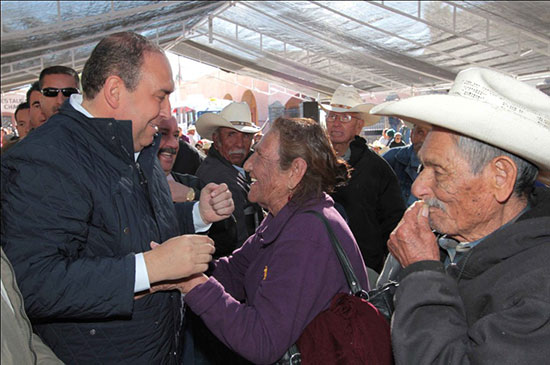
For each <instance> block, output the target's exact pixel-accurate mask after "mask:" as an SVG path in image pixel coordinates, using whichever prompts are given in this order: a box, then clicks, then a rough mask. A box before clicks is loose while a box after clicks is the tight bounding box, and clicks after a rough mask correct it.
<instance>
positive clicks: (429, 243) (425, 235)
mask: <svg viewBox="0 0 550 365" xmlns="http://www.w3.org/2000/svg"><path fill="white" fill-rule="evenodd" d="M428 213H429V207H428V205H427V204H425V203H424V202H423V201H417V202H415V203H414V204H413V205H411V206H410V207H409V209H407V211H406V212H405V214H404V215H403V218H402V219H401V222H399V224H398V225H397V227H395V229H394V230H393V232H392V233H391V234H390V239H389V240H388V249H389V250H390V252H391V253H392V255H393V256H394V257H395V258H396V259H397V260H398V261H399V262H400V263H401V266H403V267H407V266H409V265H410V264H413V263H415V262H418V261H424V260H437V261H439V257H440V256H439V246H438V245H437V241H436V238H435V235H434V234H433V233H432V229H431V228H430V224H429V221H428Z"/></svg>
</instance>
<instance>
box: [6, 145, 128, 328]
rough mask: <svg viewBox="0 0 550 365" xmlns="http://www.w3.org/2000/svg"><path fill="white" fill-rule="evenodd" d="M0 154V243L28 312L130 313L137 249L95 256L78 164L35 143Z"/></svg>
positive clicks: (89, 202)
mask: <svg viewBox="0 0 550 365" xmlns="http://www.w3.org/2000/svg"><path fill="white" fill-rule="evenodd" d="M26 147H32V148H26V149H17V150H14V151H12V152H14V153H13V154H9V155H8V156H6V158H5V159H3V160H2V233H1V240H2V246H3V247H4V250H5V252H6V255H7V256H8V257H9V258H10V260H11V262H12V264H13V267H14V269H15V272H16V275H17V279H18V282H19V284H20V288H21V292H22V293H23V296H24V299H25V306H26V310H27V313H28V314H29V317H31V318H57V319H61V318H67V319H68V318H79V319H86V318H106V317H110V316H130V315H131V313H132V309H133V288H134V280H135V256H134V254H133V253H130V254H127V255H124V256H120V257H116V256H113V257H107V256H93V255H90V253H91V252H93V248H91V247H88V246H87V244H88V242H87V238H88V227H89V226H88V224H89V218H90V215H91V211H92V209H93V199H92V196H91V194H90V191H88V190H87V188H86V184H85V183H84V180H83V177H84V175H85V174H86V173H85V171H84V170H83V167H82V166H79V165H77V164H76V163H74V162H73V161H72V160H71V158H70V157H69V156H67V153H66V152H64V151H61V150H57V149H56V148H54V147H53V146H41V145H39V144H35V145H32V146H26Z"/></svg>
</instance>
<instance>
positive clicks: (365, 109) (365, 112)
mask: <svg viewBox="0 0 550 365" xmlns="http://www.w3.org/2000/svg"><path fill="white" fill-rule="evenodd" d="M319 106H320V107H321V108H322V109H323V110H324V111H326V112H335V113H360V114H361V119H363V121H364V122H365V127H369V126H371V125H374V124H376V123H378V122H379V121H380V116H378V115H373V114H370V113H369V112H370V110H371V109H372V108H373V107H374V105H373V104H359V105H356V106H354V107H353V108H351V109H346V108H338V107H334V106H331V105H323V104H319Z"/></svg>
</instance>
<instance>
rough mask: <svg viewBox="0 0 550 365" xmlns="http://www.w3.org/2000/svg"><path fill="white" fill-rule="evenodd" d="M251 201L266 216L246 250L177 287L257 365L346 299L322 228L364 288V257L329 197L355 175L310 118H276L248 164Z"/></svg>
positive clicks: (342, 280)
mask: <svg viewBox="0 0 550 365" xmlns="http://www.w3.org/2000/svg"><path fill="white" fill-rule="evenodd" d="M244 168H245V170H247V171H249V172H250V175H251V176H252V178H253V179H255V181H254V183H253V184H252V185H251V187H250V192H249V195H248V198H249V200H250V201H252V202H257V203H259V204H260V205H261V206H262V207H264V208H265V209H266V210H268V211H269V214H268V215H267V217H266V218H265V219H264V220H263V222H262V224H261V225H260V226H259V227H258V229H257V230H256V233H255V234H254V235H252V236H251V237H250V238H249V239H248V240H247V241H246V242H245V244H244V245H243V246H242V247H241V248H240V249H238V250H236V251H234V252H233V255H232V256H230V257H226V258H221V259H219V260H217V261H215V262H214V263H213V266H214V269H213V271H212V273H211V276H210V277H207V276H205V275H200V276H197V277H194V278H192V279H190V280H189V281H187V282H185V283H184V284H183V285H182V287H181V288H180V289H181V290H182V291H183V292H187V294H186V296H185V302H186V303H187V305H188V306H189V307H190V308H191V310H193V312H195V313H196V314H197V315H199V316H200V317H201V318H202V319H203V321H204V322H205V324H206V325H207V326H208V328H209V329H210V330H211V331H212V332H213V333H214V334H215V335H216V336H217V337H218V338H219V339H220V340H221V341H222V342H223V343H225V344H226V345H227V346H228V347H229V348H231V349H232V350H234V351H235V352H237V353H238V354H240V355H241V356H243V357H245V358H246V359H248V360H250V361H252V362H254V363H257V364H271V363H274V362H276V361H277V360H278V359H279V358H281V356H282V355H283V354H284V353H285V351H286V350H287V349H288V348H289V347H290V346H291V345H292V344H293V343H295V342H296V340H297V339H298V337H299V336H300V334H301V333H302V331H303V330H304V328H305V327H306V326H307V324H308V323H309V322H310V321H311V320H313V318H315V316H316V315H317V314H319V313H320V312H321V311H323V310H325V309H327V308H328V307H329V305H330V301H331V299H332V297H333V296H334V295H335V294H337V293H340V292H349V288H348V284H347V282H346V279H345V277H344V273H343V271H342V268H341V266H340V263H339V262H338V259H337V257H336V254H335V253H334V250H333V248H332V246H331V243H330V241H329V238H328V234H327V231H326V228H325V227H324V225H323V223H322V222H321V221H320V220H319V218H317V217H316V216H314V215H313V214H310V213H307V211H308V210H315V211H318V212H321V213H322V214H323V215H324V216H325V217H326V218H327V219H328V221H329V222H330V224H331V226H332V228H333V230H334V232H335V234H336V235H337V237H338V239H339V240H340V243H341V245H342V246H343V248H344V250H345V251H346V253H347V255H348V257H349V258H350V261H351V264H352V266H353V269H354V271H355V273H356V275H357V276H358V278H359V280H360V283H361V285H362V286H363V287H364V288H368V281H367V274H366V269H365V266H364V261H363V258H362V257H361V253H360V251H359V248H358V247H357V244H356V242H355V239H354V238H353V235H352V233H351V231H350V229H349V228H348V226H347V224H346V222H345V221H344V220H343V218H342V217H341V216H340V214H338V212H337V211H336V209H335V208H334V206H333V204H334V203H333V201H332V199H331V198H330V197H329V196H328V195H327V194H326V193H325V192H329V191H331V190H332V188H333V187H334V186H335V185H336V184H339V183H342V182H344V181H345V180H346V179H347V178H348V176H349V172H348V167H347V165H346V164H345V162H343V161H342V160H338V159H337V157H336V155H335V153H334V151H333V149H332V147H331V145H330V142H329V140H328V138H327V136H326V134H325V132H324V131H323V129H322V128H321V127H320V126H319V124H317V123H316V122H314V121H313V120H311V119H283V118H279V119H277V120H276V121H275V122H274V124H273V126H272V127H271V129H270V130H269V132H268V133H267V134H266V135H265V136H264V137H263V138H262V140H261V141H260V142H259V143H258V145H257V146H256V149H255V152H254V154H253V155H252V156H251V157H250V158H249V159H248V161H247V162H246V163H245V165H244Z"/></svg>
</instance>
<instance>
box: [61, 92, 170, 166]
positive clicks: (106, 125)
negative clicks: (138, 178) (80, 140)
mask: <svg viewBox="0 0 550 365" xmlns="http://www.w3.org/2000/svg"><path fill="white" fill-rule="evenodd" d="M59 114H60V115H65V116H67V117H69V118H71V119H73V120H74V121H75V122H76V123H79V124H81V125H82V126H83V127H84V128H85V129H86V131H87V132H88V133H90V134H92V135H93V137H94V138H96V139H97V140H99V141H101V142H102V143H103V144H104V145H105V146H106V147H107V149H109V151H111V152H112V153H113V154H115V155H118V156H120V157H121V158H123V159H124V160H125V161H132V162H133V161H134V141H133V137H132V121H131V120H116V119H114V118H89V117H87V116H85V115H84V114H82V113H81V112H79V111H77V110H76V109H75V108H73V106H72V105H71V104H70V102H69V100H67V101H65V102H64V103H63V105H61V108H60V109H59ZM54 117H55V116H54ZM160 138H161V136H160V135H159V134H158V133H157V134H156V135H155V138H154V139H153V143H152V144H151V145H150V146H147V147H145V148H144V149H143V150H142V151H141V153H140V160H141V159H143V158H146V156H147V159H150V156H148V155H153V156H155V155H156V151H157V150H158V146H159V144H160ZM142 155H144V156H143V157H142Z"/></svg>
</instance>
